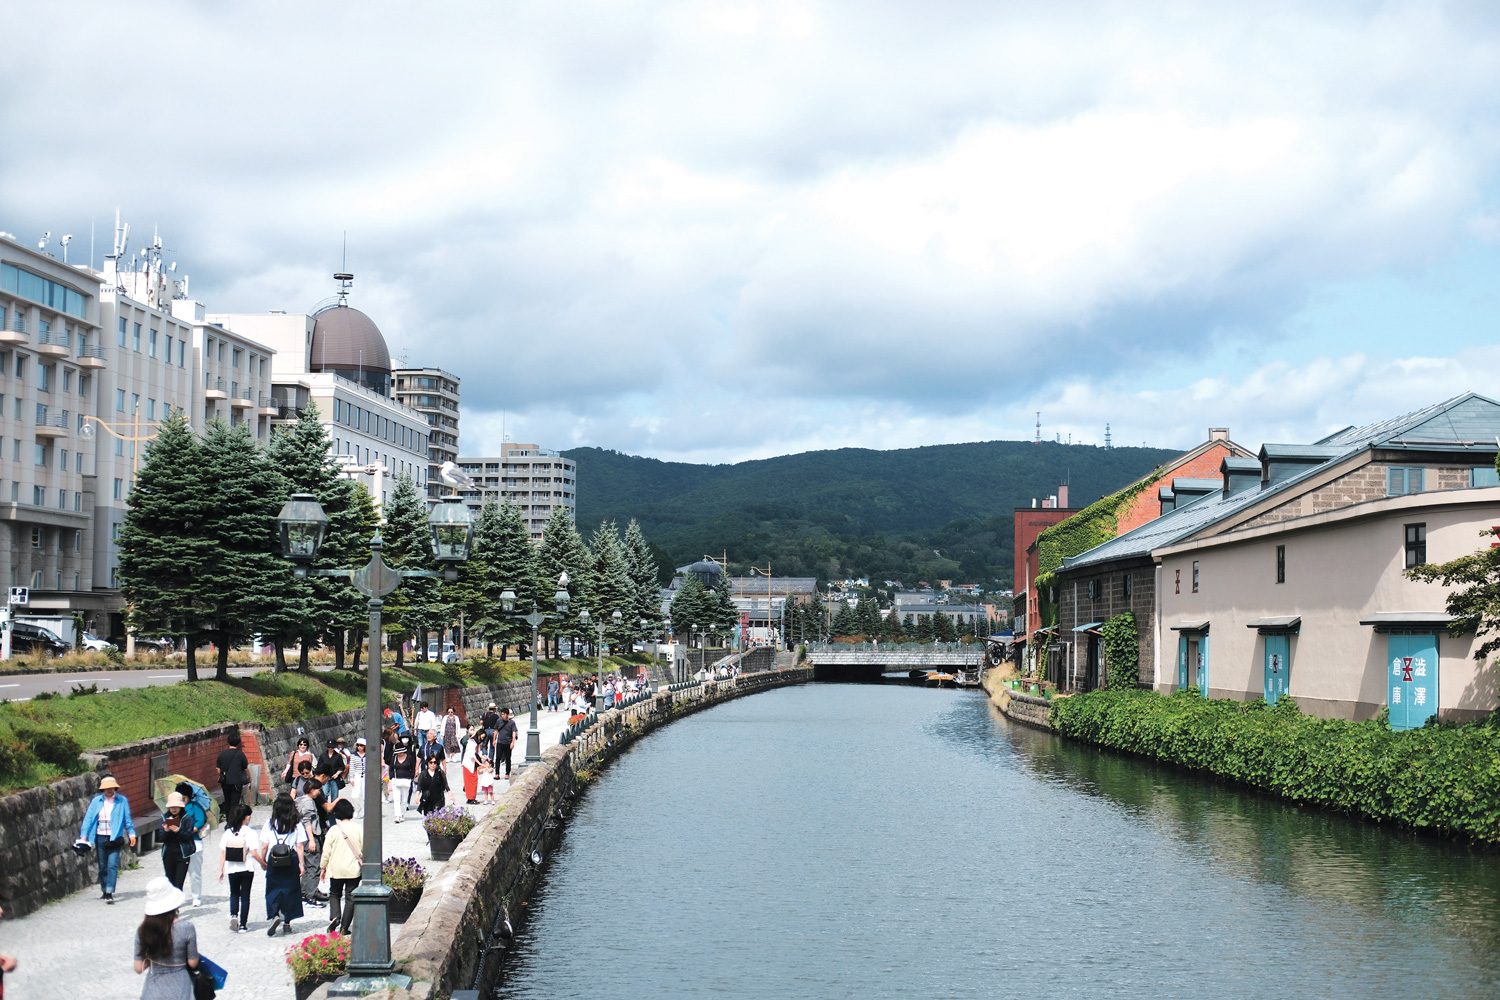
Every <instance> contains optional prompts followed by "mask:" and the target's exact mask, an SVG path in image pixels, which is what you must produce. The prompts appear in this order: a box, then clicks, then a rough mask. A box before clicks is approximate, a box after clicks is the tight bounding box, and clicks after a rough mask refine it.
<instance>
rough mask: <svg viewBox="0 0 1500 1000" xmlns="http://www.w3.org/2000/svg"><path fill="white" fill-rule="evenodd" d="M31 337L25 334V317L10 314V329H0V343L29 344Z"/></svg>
mask: <svg viewBox="0 0 1500 1000" xmlns="http://www.w3.org/2000/svg"><path fill="white" fill-rule="evenodd" d="M30 342H31V338H30V337H28V336H26V317H25V316H12V317H11V323H10V329H9V330H0V344H29V343H30Z"/></svg>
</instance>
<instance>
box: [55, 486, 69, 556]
mask: <svg viewBox="0 0 1500 1000" xmlns="http://www.w3.org/2000/svg"><path fill="white" fill-rule="evenodd" d="M57 509H58V510H67V509H68V491H67V490H58V491H57ZM61 548H62V539H61V538H59V539H58V549H59V550H61Z"/></svg>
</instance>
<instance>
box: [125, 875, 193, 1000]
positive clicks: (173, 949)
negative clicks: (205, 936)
mask: <svg viewBox="0 0 1500 1000" xmlns="http://www.w3.org/2000/svg"><path fill="white" fill-rule="evenodd" d="M186 902H187V897H186V896H184V895H183V894H182V889H181V888H180V887H178V886H175V885H173V884H172V883H171V882H170V881H169V880H168V879H166V878H165V877H163V876H160V875H158V876H157V877H156V878H154V879H152V880H151V881H150V882H148V883H146V918H145V919H144V920H142V921H141V925H140V927H138V928H136V931H135V974H136V975H140V974H141V973H143V972H144V973H146V985H145V987H144V988H143V989H142V990H141V1000H193V978H192V976H191V975H189V974H188V969H192V968H197V966H198V929H197V928H196V927H194V926H193V922H192V921H191V920H178V919H177V911H178V910H180V909H181V908H182V905H183V904H184V903H186ZM148 970H149V971H148Z"/></svg>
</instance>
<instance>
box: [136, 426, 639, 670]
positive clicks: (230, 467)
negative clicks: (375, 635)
mask: <svg viewBox="0 0 1500 1000" xmlns="http://www.w3.org/2000/svg"><path fill="white" fill-rule="evenodd" d="M329 443H330V442H329V438H328V434H327V431H326V429H325V428H324V427H323V425H322V423H321V422H320V421H319V420H318V417H317V415H316V413H315V411H312V410H307V411H304V412H303V413H302V414H301V415H300V417H299V419H298V420H297V422H296V423H295V424H293V425H291V426H290V427H287V428H285V429H280V430H278V431H277V432H276V433H275V434H273V435H272V437H271V440H270V442H269V444H268V445H267V446H265V447H260V446H259V445H257V443H256V442H255V440H254V439H253V438H251V436H250V434H249V430H248V428H247V427H246V426H245V425H243V424H241V425H239V426H230V425H228V424H226V423H224V422H223V421H222V420H215V421H213V422H212V423H210V424H209V426H208V428H207V430H206V432H205V433H204V434H203V435H202V436H201V437H200V436H198V435H196V434H194V433H193V431H192V429H191V428H190V427H189V426H188V423H187V421H186V419H185V418H184V417H183V416H182V415H181V414H180V413H179V414H176V415H173V416H171V417H170V418H168V419H167V420H166V421H165V422H163V424H162V426H161V429H160V432H159V434H158V435H157V437H156V438H155V439H154V440H153V441H152V442H151V446H150V448H149V450H148V451H147V452H146V455H145V462H144V464H143V465H142V467H141V469H140V470H139V472H138V473H137V475H136V478H135V481H134V484H133V485H132V487H131V489H130V494H129V506H128V509H127V512H126V515H125V521H124V524H123V526H122V528H121V531H120V535H119V548H120V561H119V583H120V587H121V588H122V590H123V592H124V595H125V599H126V601H127V603H128V612H127V622H128V625H129V626H130V628H132V629H133V630H134V631H135V632H136V634H138V635H143V636H152V637H156V636H162V637H169V638H171V639H173V640H175V641H177V642H178V643H179V644H183V645H185V648H186V649H187V666H188V678H189V679H190V680H196V679H197V663H196V658H195V651H196V649H197V647H198V646H199V645H202V644H205V643H212V644H213V645H214V647H215V648H216V649H217V653H218V655H217V663H216V671H217V677H218V678H219V679H224V678H226V677H227V676H228V673H227V668H228V663H229V660H228V657H229V650H230V649H232V648H234V647H237V646H241V645H243V644H245V643H247V642H249V641H250V640H251V639H252V638H254V637H259V638H260V641H262V642H270V643H273V644H274V646H275V649H276V668H277V669H278V670H281V669H285V665H286V659H285V652H284V651H285V650H286V649H288V648H290V647H298V648H299V649H300V665H301V666H302V667H304V668H305V667H306V665H307V655H308V650H309V649H311V648H313V647H315V646H320V645H322V646H328V647H331V648H332V649H333V650H334V654H335V657H336V663H337V665H338V666H341V667H342V666H343V665H344V660H345V655H346V650H348V651H349V652H350V655H352V656H353V657H354V658H355V659H354V661H353V664H354V666H356V667H357V666H358V662H357V657H358V656H359V650H360V647H361V644H362V642H363V641H364V640H365V639H366V638H367V637H366V636H365V634H364V633H365V630H366V629H367V627H368V626H367V622H368V615H369V603H368V599H367V598H365V597H364V596H363V595H361V594H359V593H358V592H357V591H356V590H355V589H354V588H353V586H352V585H351V584H350V583H349V581H348V580H347V579H344V578H341V577H316V576H313V577H306V578H300V579H299V578H297V577H295V576H294V575H293V572H292V571H293V566H292V564H291V563H289V562H287V561H286V560H285V559H283V558H282V556H281V551H280V543H279V535H278V532H277V524H276V518H277V515H278V514H279V513H280V510H281V507H282V505H283V504H284V503H285V502H286V500H287V498H288V497H289V496H290V495H291V494H293V493H311V494H313V495H315V496H316V497H317V498H318V502H319V503H320V504H321V505H322V507H323V510H324V512H325V513H326V514H327V515H328V519H329V528H328V534H327V538H326V540H325V541H324V544H323V548H322V552H321V554H320V557H319V560H318V562H317V563H316V564H315V565H314V568H326V569H333V568H351V569H352V568H357V567H359V566H363V565H364V564H365V563H366V562H367V561H368V560H369V557H370V540H371V538H372V537H373V536H374V534H375V532H376V531H377V529H378V530H379V532H380V536H381V541H382V543H383V552H382V556H383V558H384V559H385V561H386V563H387V564H388V565H392V566H396V567H402V568H408V569H435V568H438V567H437V565H436V563H435V562H434V561H433V559H432V548H431V541H430V537H431V536H430V533H429V531H428V527H427V502H426V499H425V498H424V497H422V496H421V495H419V494H418V492H417V489H416V485H415V484H414V483H413V481H412V479H411V477H410V476H409V475H401V476H398V477H396V478H395V480H394V484H393V487H392V489H391V491H390V492H389V494H388V495H387V497H386V500H385V504H384V509H383V511H381V512H380V514H377V512H376V508H375V504H374V502H373V500H372V498H371V497H370V495H369V493H368V491H367V490H366V489H365V488H364V486H363V485H362V484H359V483H357V482H355V481H353V480H350V479H347V478H345V477H343V476H341V475H340V474H339V472H338V467H337V465H336V464H335V462H334V459H333V458H332V456H331V455H330V449H329ZM382 514H383V521H382V517H381V515H382ZM563 572H566V573H567V574H568V577H569V585H568V590H569V594H570V597H571V603H570V606H569V610H568V612H567V613H566V614H565V615H563V616H560V617H559V616H555V617H552V618H549V619H548V621H547V622H546V623H545V624H544V625H543V627H542V634H543V636H544V644H545V643H547V642H548V641H549V640H550V645H551V649H552V652H553V653H554V654H555V653H556V651H557V644H558V640H559V639H563V638H569V637H571V638H573V639H575V640H580V641H584V642H589V643H592V642H594V641H595V640H596V639H597V633H596V632H595V630H594V628H593V626H594V625H595V624H596V623H601V622H602V623H604V624H605V625H606V631H605V634H604V641H605V642H606V643H608V644H610V645H611V646H616V647H618V646H620V645H622V644H623V645H625V646H626V648H628V644H629V643H630V642H631V641H632V640H634V639H637V638H640V637H643V636H648V635H652V634H654V633H655V632H656V631H658V629H659V628H660V626H661V621H660V618H661V615H660V608H659V594H660V590H659V587H658V584H657V564H656V561H655V559H654V558H653V556H652V553H651V550H650V546H649V545H648V543H647V541H646V539H645V536H644V535H643V534H642V532H641V530H640V527H639V525H637V524H636V522H635V521H634V520H632V521H631V522H630V524H629V525H628V526H627V527H626V529H625V531H624V533H623V536H622V535H621V533H620V532H619V531H618V530H617V529H616V527H615V525H614V524H613V523H605V524H602V525H600V526H599V528H598V529H597V530H595V531H594V533H593V535H592V537H591V538H590V539H589V541H588V543H587V544H585V542H584V540H583V538H582V537H581V536H580V535H579V533H578V531H577V529H576V528H575V527H574V525H573V522H572V520H571V518H569V517H568V514H567V511H566V510H565V509H564V508H563V507H561V506H557V507H554V508H553V510H552V516H551V518H550V519H549V520H548V522H547V525H546V529H545V532H544V538H543V541H542V543H541V544H540V545H536V544H533V542H532V540H531V534H530V530H529V529H528V527H527V525H526V522H525V520H524V519H523V518H522V516H521V512H520V511H519V510H518V509H517V508H516V507H515V506H514V505H513V504H511V503H508V502H506V503H502V502H500V501H499V500H498V499H497V498H496V497H495V496H494V495H493V494H492V495H490V496H489V497H488V498H487V499H486V501H485V503H484V506H483V507H482V508H481V509H480V511H479V514H478V515H477V517H476V518H475V523H474V538H473V543H472V545H471V548H470V556H469V559H468V560H467V561H466V562H464V563H462V564H460V565H459V567H458V579H457V580H454V581H444V580H441V579H430V578H420V577H419V578H408V579H407V580H405V581H404V582H403V583H402V584H401V586H400V587H399V588H398V589H397V590H396V591H395V592H394V593H392V594H390V595H388V596H387V597H386V598H385V599H384V606H383V609H382V630H383V631H384V632H385V633H386V635H387V637H388V639H390V640H392V641H393V642H394V644H395V646H396V649H397V651H398V652H397V658H398V663H399V661H400V657H401V656H402V655H403V654H402V652H401V649H402V645H401V644H402V643H403V642H405V641H406V640H409V639H416V640H418V643H419V646H418V648H419V649H422V650H425V648H426V638H427V636H428V635H430V634H441V633H442V632H444V631H445V630H448V629H452V628H455V627H456V628H459V629H460V630H461V631H460V634H459V637H460V638H461V639H463V640H469V639H473V640H477V641H479V642H482V643H484V644H485V645H486V647H487V648H488V650H489V651H490V652H493V650H494V648H495V647H501V649H502V652H503V649H504V647H506V646H509V645H516V644H523V643H524V644H527V645H529V644H530V641H531V634H530V626H528V625H527V624H526V623H525V622H523V621H520V620H519V618H518V617H517V615H520V614H525V613H526V612H529V611H530V610H531V608H532V603H533V602H535V604H536V606H537V607H538V609H540V610H541V611H543V612H544V613H547V614H555V611H554V608H553V594H554V592H555V591H556V589H557V580H558V577H559V576H560V575H561V574H562V573H563ZM505 590H511V591H513V592H514V593H515V594H516V595H517V602H516V610H515V614H509V615H508V614H506V613H505V612H504V611H503V610H502V609H501V606H500V595H501V594H502V593H503V592H504V591H505ZM584 609H588V611H589V613H590V616H591V619H592V620H591V622H590V623H589V626H587V627H585V626H584V625H583V624H582V623H581V621H580V619H579V613H580V612H581V611H582V610H584ZM615 611H619V612H620V613H621V619H622V621H621V623H620V625H619V626H615V625H614V624H613V619H612V613H613V612H615Z"/></svg>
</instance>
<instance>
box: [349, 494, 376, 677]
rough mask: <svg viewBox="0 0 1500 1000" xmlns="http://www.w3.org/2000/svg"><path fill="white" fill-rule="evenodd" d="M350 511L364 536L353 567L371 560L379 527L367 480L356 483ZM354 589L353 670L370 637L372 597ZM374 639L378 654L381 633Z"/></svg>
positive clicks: (351, 632) (352, 626)
mask: <svg viewBox="0 0 1500 1000" xmlns="http://www.w3.org/2000/svg"><path fill="white" fill-rule="evenodd" d="M349 512H350V513H349V517H350V520H351V521H352V522H353V523H354V524H355V525H358V527H357V528H356V529H355V530H356V533H357V537H360V538H363V539H364V541H363V543H362V546H361V548H360V549H358V550H357V551H356V552H355V554H354V558H353V560H352V562H351V563H350V564H349V565H350V568H358V567H359V566H363V565H365V564H366V563H368V562H369V561H370V539H372V538H374V537H375V532H376V531H378V530H379V529H380V512H379V511H378V510H376V509H375V499H374V498H373V497H371V496H370V491H369V490H367V489H365V484H364V483H355V484H354V500H353V502H352V503H351V504H350V505H349ZM350 589H351V590H353V584H352V583H351V584H350ZM354 593H355V594H357V595H358V596H359V600H358V606H357V607H356V608H355V609H354V611H355V613H356V614H357V615H358V617H357V618H355V619H352V620H351V621H350V623H349V625H348V626H347V628H348V635H349V640H350V641H349V646H350V649H351V651H352V652H353V656H354V658H353V660H352V661H351V662H350V664H349V666H350V669H352V670H358V669H359V654H360V649H361V647H362V646H363V645H364V640H365V639H366V638H367V636H366V635H365V633H366V632H368V631H369V628H370V599H369V598H368V597H366V596H365V595H363V594H360V593H359V591H357V590H356V591H354ZM374 641H375V643H376V647H377V648H376V653H377V654H378V653H379V648H378V647H379V641H380V637H379V636H375V637H374Z"/></svg>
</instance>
